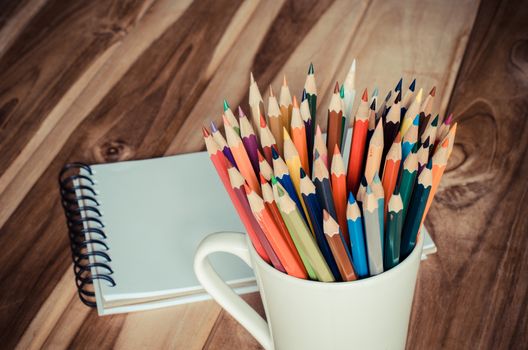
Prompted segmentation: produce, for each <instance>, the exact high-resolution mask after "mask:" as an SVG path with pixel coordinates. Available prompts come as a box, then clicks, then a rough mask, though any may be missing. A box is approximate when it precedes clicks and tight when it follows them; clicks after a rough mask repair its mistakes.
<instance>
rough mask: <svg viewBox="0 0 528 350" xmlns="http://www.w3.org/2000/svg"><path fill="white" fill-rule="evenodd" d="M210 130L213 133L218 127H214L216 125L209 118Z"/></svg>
mask: <svg viewBox="0 0 528 350" xmlns="http://www.w3.org/2000/svg"><path fill="white" fill-rule="evenodd" d="M211 131H212V132H213V133H215V132H217V131H218V129H217V128H216V125H215V123H214V121H212V120H211Z"/></svg>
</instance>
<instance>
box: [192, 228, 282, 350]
mask: <svg viewBox="0 0 528 350" xmlns="http://www.w3.org/2000/svg"><path fill="white" fill-rule="evenodd" d="M215 252H225V253H230V254H233V255H235V256H237V257H239V258H240V259H242V261H244V262H245V263H246V264H247V265H248V266H249V267H250V268H252V269H253V266H252V264H251V257H250V255H249V250H248V247H247V242H246V235H245V234H243V233H238V232H219V233H213V234H211V235H209V236H207V237H205V238H204V239H203V240H202V242H201V243H200V245H199V246H198V249H197V250H196V254H195V256H194V273H195V274H196V277H197V278H198V281H200V283H201V284H202V286H203V287H204V289H205V290H206V291H207V292H208V293H209V294H210V295H211V296H212V297H213V299H215V300H216V301H217V302H218V303H219V304H220V305H221V306H222V307H223V308H224V309H225V310H226V311H227V312H229V313H230V314H231V315H232V316H233V317H234V318H235V319H236V320H237V321H238V322H239V323H240V324H241V325H242V326H243V327H244V328H246V329H247V330H248V331H249V333H251V335H252V336H253V337H255V339H257V341H258V342H259V343H260V344H261V345H262V346H263V347H264V348H265V349H268V350H271V349H273V341H272V339H271V334H270V331H269V327H268V324H267V322H266V321H265V320H264V319H263V318H262V317H261V316H260V315H259V314H258V313H257V312H256V311H255V310H253V308H252V307H251V306H249V305H248V304H247V303H246V302H245V301H244V300H243V299H242V298H241V297H240V296H238V295H237V294H236V293H235V292H234V291H233V290H232V289H231V287H229V286H228V285H227V284H226V283H225V282H224V281H223V280H222V279H221V278H220V276H218V274H217V273H216V271H215V270H214V269H213V267H212V266H211V263H210V261H209V259H208V255H209V254H211V253H215Z"/></svg>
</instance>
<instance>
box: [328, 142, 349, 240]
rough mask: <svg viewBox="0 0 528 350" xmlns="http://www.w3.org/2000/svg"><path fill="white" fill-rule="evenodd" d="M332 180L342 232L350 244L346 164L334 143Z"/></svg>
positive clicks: (333, 195)
mask: <svg viewBox="0 0 528 350" xmlns="http://www.w3.org/2000/svg"><path fill="white" fill-rule="evenodd" d="M330 181H331V184H332V197H333V198H334V206H335V210H336V214H337V221H338V222H339V227H340V228H341V233H342V234H343V238H344V239H345V242H346V244H347V246H350V237H349V236H348V224H347V221H346V209H347V203H348V200H347V188H346V174H345V164H344V162H343V157H342V156H341V152H339V147H338V145H337V144H336V145H334V155H333V156H332V169H331V171H330Z"/></svg>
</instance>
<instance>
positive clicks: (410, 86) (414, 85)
mask: <svg viewBox="0 0 528 350" xmlns="http://www.w3.org/2000/svg"><path fill="white" fill-rule="evenodd" d="M414 89H416V78H415V79H413V81H412V83H411V85H409V90H411V91H412V92H414Z"/></svg>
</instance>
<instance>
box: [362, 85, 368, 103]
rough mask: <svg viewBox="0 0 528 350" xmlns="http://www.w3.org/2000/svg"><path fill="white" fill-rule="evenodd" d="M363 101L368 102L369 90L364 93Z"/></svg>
mask: <svg viewBox="0 0 528 350" xmlns="http://www.w3.org/2000/svg"><path fill="white" fill-rule="evenodd" d="M361 99H362V100H363V101H365V102H368V91H367V88H365V90H364V91H363V96H361Z"/></svg>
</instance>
